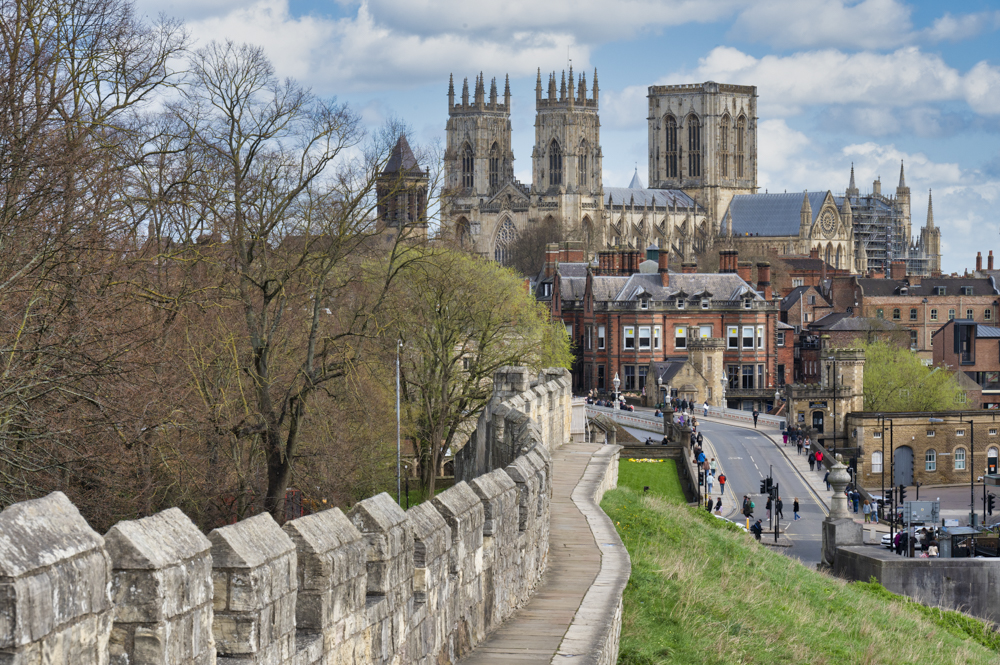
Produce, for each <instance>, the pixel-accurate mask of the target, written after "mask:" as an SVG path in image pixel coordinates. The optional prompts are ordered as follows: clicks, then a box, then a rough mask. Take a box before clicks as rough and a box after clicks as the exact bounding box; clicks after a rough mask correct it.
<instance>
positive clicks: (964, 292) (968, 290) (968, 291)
mask: <svg viewBox="0 0 1000 665" xmlns="http://www.w3.org/2000/svg"><path fill="white" fill-rule="evenodd" d="M962 295H963V296H971V295H972V287H971V286H963V287H962Z"/></svg>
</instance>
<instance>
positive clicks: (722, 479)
mask: <svg viewBox="0 0 1000 665" xmlns="http://www.w3.org/2000/svg"><path fill="white" fill-rule="evenodd" d="M725 493H726V474H724V473H720V474H719V494H725ZM719 501H722V499H719Z"/></svg>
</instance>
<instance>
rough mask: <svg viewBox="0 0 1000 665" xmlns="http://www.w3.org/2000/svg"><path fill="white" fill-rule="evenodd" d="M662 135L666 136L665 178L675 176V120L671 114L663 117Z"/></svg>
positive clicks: (676, 157) (676, 152) (676, 153)
mask: <svg viewBox="0 0 1000 665" xmlns="http://www.w3.org/2000/svg"><path fill="white" fill-rule="evenodd" d="M663 135H664V136H665V137H666V141H667V145H666V164H665V165H666V167H667V173H666V177H667V178H676V177H677V162H678V150H677V120H676V119H675V118H674V116H672V115H668V116H667V117H666V118H664V119H663Z"/></svg>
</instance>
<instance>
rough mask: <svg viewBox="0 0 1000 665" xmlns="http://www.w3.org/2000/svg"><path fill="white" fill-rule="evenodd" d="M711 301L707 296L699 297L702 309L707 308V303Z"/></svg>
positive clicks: (709, 303)
mask: <svg viewBox="0 0 1000 665" xmlns="http://www.w3.org/2000/svg"><path fill="white" fill-rule="evenodd" d="M711 302H712V301H710V300H709V299H708V298H702V299H701V308H702V309H708V307H709V305H711Z"/></svg>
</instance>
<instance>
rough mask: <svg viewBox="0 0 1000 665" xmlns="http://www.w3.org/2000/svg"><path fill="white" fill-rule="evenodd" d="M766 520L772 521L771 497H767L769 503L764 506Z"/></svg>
mask: <svg viewBox="0 0 1000 665" xmlns="http://www.w3.org/2000/svg"><path fill="white" fill-rule="evenodd" d="M764 511H765V512H764V519H766V520H767V521H771V497H770V496H769V497H767V503H765V504H764Z"/></svg>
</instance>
